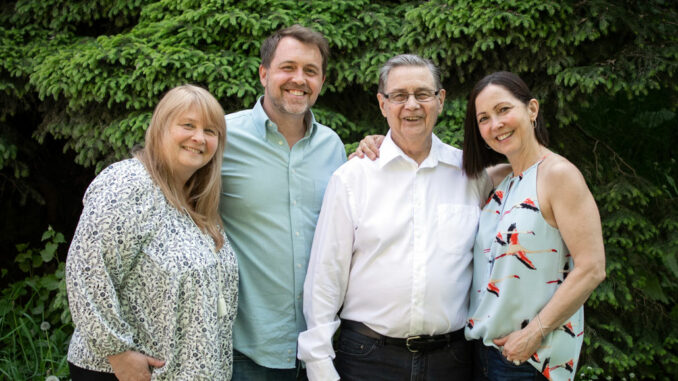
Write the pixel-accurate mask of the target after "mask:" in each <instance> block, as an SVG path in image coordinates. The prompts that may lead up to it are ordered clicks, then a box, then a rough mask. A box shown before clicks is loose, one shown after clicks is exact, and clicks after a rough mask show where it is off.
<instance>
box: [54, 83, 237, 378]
mask: <svg viewBox="0 0 678 381" xmlns="http://www.w3.org/2000/svg"><path fill="white" fill-rule="evenodd" d="M225 143H226V123H225V120H224V111H223V109H222V108H221V106H220V105H219V102H217V100H216V99H214V97H213V96H212V95H211V94H210V93H209V92H207V90H205V89H202V88H200V87H197V86H192V85H184V86H179V87H176V88H174V89H172V90H170V91H169V92H168V93H167V94H166V95H165V96H164V97H163V98H162V99H161V100H160V102H159V103H158V105H157V107H156V109H155V111H154V112H153V116H152V118H151V123H150V125H149V127H148V130H147V131H146V145H145V147H144V148H143V149H142V150H140V151H139V152H137V153H136V154H135V155H134V156H135V157H134V158H132V159H127V160H123V161H120V162H117V163H114V164H112V165H111V166H109V167H108V168H106V169H104V170H103V171H102V172H101V173H100V174H99V175H98V176H97V177H96V178H95V179H94V181H92V183H91V184H90V186H89V188H88V189H87V192H86V193H85V197H84V209H83V211H82V215H81V216H80V222H79V223H78V227H77V230H76V231H75V236H74V237H73V241H72V242H71V246H70V249H69V252H68V258H67V260H66V284H67V287H68V300H69V305H70V309H71V314H72V316H73V322H74V323H75V332H74V333H73V337H72V339H71V343H70V347H69V350H68V361H69V366H70V369H71V378H72V379H73V380H76V381H77V380H116V379H118V380H150V379H153V380H175V379H177V380H197V379H204V380H228V379H230V377H231V368H232V366H231V364H232V344H231V326H232V323H233V318H234V317H235V313H236V304H237V292H238V289H237V287H238V270H237V264H236V259H235V255H234V254H233V251H232V249H231V247H230V245H229V243H228V240H227V239H226V235H225V234H224V230H223V228H222V226H221V219H220V218H219V215H218V213H217V210H218V203H219V196H220V192H221V157H222V155H221V154H222V152H223V149H224V145H225Z"/></svg>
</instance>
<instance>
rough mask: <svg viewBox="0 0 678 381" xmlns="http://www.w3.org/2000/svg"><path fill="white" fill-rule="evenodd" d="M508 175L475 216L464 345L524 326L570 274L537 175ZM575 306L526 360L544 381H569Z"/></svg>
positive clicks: (578, 318) (578, 320) (580, 326)
mask: <svg viewBox="0 0 678 381" xmlns="http://www.w3.org/2000/svg"><path fill="white" fill-rule="evenodd" d="M542 160H543V159H541V160H539V161H538V162H537V163H535V164H533V165H532V166H531V167H530V168H528V169H526V170H525V171H524V172H523V173H521V174H520V175H518V176H512V175H511V174H509V175H508V176H507V177H506V178H505V179H504V180H503V181H502V182H501V184H499V186H498V187H497V188H496V189H495V190H494V191H493V192H492V193H491V194H490V197H489V198H488V200H487V202H486V204H485V206H484V208H483V211H482V213H481V216H480V222H479V230H478V234H477V235H476V241H475V246H474V253H473V263H474V269H473V286H472V288H471V305H470V309H469V319H468V323H467V326H466V337H467V338H468V339H480V340H482V341H483V343H484V344H485V345H486V346H494V347H495V348H496V347H497V346H496V345H494V343H493V342H492V339H496V338H500V337H503V336H506V335H507V334H509V333H511V332H513V331H516V330H519V329H521V328H522V327H525V326H526V325H527V323H528V322H529V321H530V320H531V319H533V318H535V317H536V316H537V313H539V311H541V309H542V308H543V307H544V306H545V305H546V304H547V303H548V301H549V300H550V299H551V297H552V296H553V294H554V293H555V292H556V290H557V289H558V287H559V286H560V284H561V283H562V282H563V280H564V279H565V278H566V277H567V274H568V272H569V271H570V270H571V269H572V268H573V261H572V258H571V256H570V254H569V251H568V249H567V247H566V246H565V242H563V239H562V237H561V235H560V232H559V231H558V229H556V228H554V227H552V226H551V225H549V224H548V223H547V222H546V220H544V218H543V216H542V214H541V210H540V208H539V200H538V199H537V169H538V167H539V164H540V163H541V161H542ZM583 333H584V308H583V307H581V308H579V310H578V311H577V312H575V313H574V315H572V316H571V317H570V318H569V319H567V321H566V322H565V323H564V324H563V325H561V326H560V327H559V328H557V329H556V330H554V331H553V332H551V333H550V334H548V335H547V336H546V338H545V339H544V340H543V341H542V343H541V347H539V349H538V350H537V352H536V353H535V354H534V355H532V357H531V358H530V359H529V360H528V362H529V363H530V364H531V365H532V366H534V367H535V368H537V369H538V370H539V371H540V372H541V373H542V374H543V375H544V376H545V377H546V378H547V379H549V380H554V381H556V380H571V379H574V376H575V374H576V372H575V371H576V368H577V361H578V359H579V352H580V350H581V345H582V342H583V339H584V336H583Z"/></svg>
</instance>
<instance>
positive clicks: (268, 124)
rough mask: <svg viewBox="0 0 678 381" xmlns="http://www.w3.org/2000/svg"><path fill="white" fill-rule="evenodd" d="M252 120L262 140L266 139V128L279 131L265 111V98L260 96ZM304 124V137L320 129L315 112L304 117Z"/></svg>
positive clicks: (309, 112)
mask: <svg viewBox="0 0 678 381" xmlns="http://www.w3.org/2000/svg"><path fill="white" fill-rule="evenodd" d="M252 119H253V120H254V126H255V127H256V129H257V133H258V134H259V136H260V137H261V138H262V139H265V138H266V128H269V129H271V130H273V131H278V126H277V125H276V124H275V123H274V122H273V121H272V120H271V119H270V118H269V117H268V115H267V114H266V111H265V110H264V96H263V95H262V96H260V97H259V99H257V103H256V104H255V105H254V108H253V109H252ZM304 124H305V125H306V133H305V134H304V137H307V136H311V135H312V134H314V133H315V131H316V130H317V129H318V127H317V126H316V124H318V122H316V120H315V116H314V115H313V111H311V110H308V112H307V113H306V115H304Z"/></svg>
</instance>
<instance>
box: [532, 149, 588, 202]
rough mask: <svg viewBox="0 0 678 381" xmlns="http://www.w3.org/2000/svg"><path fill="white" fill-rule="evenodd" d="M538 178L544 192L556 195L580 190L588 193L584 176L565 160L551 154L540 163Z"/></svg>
mask: <svg viewBox="0 0 678 381" xmlns="http://www.w3.org/2000/svg"><path fill="white" fill-rule="evenodd" d="M539 176H540V177H541V181H540V182H541V183H542V185H543V186H544V188H545V190H555V191H557V192H558V193H562V192H563V191H573V190H576V189H577V188H582V187H583V189H585V190H586V191H588V187H587V186H586V181H585V180H584V176H583V175H582V174H581V172H580V171H579V169H577V167H576V166H575V165H574V164H572V163H571V162H570V161H569V160H567V159H566V158H564V157H562V156H560V155H558V154H555V153H552V154H550V155H549V156H548V157H546V159H544V161H543V162H542V163H541V165H540V168H539Z"/></svg>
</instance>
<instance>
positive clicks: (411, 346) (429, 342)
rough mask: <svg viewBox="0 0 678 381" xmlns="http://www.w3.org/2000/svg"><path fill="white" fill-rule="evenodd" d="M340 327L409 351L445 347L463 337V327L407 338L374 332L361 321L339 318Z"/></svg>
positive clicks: (424, 350) (423, 350)
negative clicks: (442, 332)
mask: <svg viewBox="0 0 678 381" xmlns="http://www.w3.org/2000/svg"><path fill="white" fill-rule="evenodd" d="M341 328H342V329H347V330H350V331H353V332H356V333H359V334H361V335H363V336H367V337H369V338H372V339H376V340H379V341H380V342H381V343H382V344H384V345H393V346H398V347H404V348H407V350H409V351H410V352H426V351H432V350H436V349H440V348H443V347H445V346H446V345H448V344H450V343H453V342H456V341H459V340H465V339H464V329H463V328H462V329H459V330H458V331H454V332H449V333H444V334H442V335H433V336H431V335H416V336H410V337H407V338H396V337H388V336H384V335H382V334H380V333H378V332H375V331H374V330H373V329H371V328H370V327H368V326H366V325H365V324H363V323H360V322H357V321H353V320H346V319H341Z"/></svg>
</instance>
